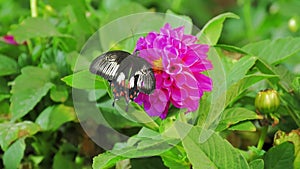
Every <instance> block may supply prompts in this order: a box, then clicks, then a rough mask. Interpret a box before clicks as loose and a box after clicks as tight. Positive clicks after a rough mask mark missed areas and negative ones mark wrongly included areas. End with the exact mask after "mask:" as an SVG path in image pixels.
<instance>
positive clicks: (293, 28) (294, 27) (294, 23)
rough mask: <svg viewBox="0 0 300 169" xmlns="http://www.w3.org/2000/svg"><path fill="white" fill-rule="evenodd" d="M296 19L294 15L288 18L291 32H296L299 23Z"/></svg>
mask: <svg viewBox="0 0 300 169" xmlns="http://www.w3.org/2000/svg"><path fill="white" fill-rule="evenodd" d="M298 22H299V21H298V19H297V18H296V17H292V18H291V19H290V20H289V24H288V26H289V29H290V31H291V32H297V31H298V29H299V23H298Z"/></svg>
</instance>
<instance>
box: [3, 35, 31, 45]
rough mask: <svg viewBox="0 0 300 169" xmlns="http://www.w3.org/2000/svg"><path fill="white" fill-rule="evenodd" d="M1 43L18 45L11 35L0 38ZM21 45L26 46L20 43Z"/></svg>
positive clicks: (24, 43)
mask: <svg viewBox="0 0 300 169" xmlns="http://www.w3.org/2000/svg"><path fill="white" fill-rule="evenodd" d="M0 40H2V41H3V42H5V43H7V44H11V45H20V44H19V43H18V42H17V41H16V40H15V37H14V36H12V35H5V36H2V37H1V38H0ZM22 44H23V45H26V42H23V43H22Z"/></svg>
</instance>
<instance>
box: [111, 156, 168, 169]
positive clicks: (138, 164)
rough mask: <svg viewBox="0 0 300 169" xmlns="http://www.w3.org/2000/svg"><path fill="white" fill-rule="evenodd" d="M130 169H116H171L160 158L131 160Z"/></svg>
mask: <svg viewBox="0 0 300 169" xmlns="http://www.w3.org/2000/svg"><path fill="white" fill-rule="evenodd" d="M130 164H131V167H130V168H116V169H134V168H143V169H146V168H147V169H152V168H153V169H154V168H155V169H169V168H167V167H165V166H164V164H163V163H162V161H161V158H160V157H157V156H155V157H146V158H135V159H130Z"/></svg>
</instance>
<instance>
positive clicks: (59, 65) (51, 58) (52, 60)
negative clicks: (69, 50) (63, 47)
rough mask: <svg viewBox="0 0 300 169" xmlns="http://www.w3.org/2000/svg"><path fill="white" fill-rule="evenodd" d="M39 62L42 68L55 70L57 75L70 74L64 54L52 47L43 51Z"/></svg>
mask: <svg viewBox="0 0 300 169" xmlns="http://www.w3.org/2000/svg"><path fill="white" fill-rule="evenodd" d="M40 64H41V66H42V68H44V69H49V70H51V71H54V72H57V73H58V75H59V77H63V76H66V75H68V74H70V71H69V70H70V67H69V65H68V64H67V62H66V54H65V52H63V51H60V50H56V49H54V48H50V49H47V50H45V51H43V53H42V56H41V61H40Z"/></svg>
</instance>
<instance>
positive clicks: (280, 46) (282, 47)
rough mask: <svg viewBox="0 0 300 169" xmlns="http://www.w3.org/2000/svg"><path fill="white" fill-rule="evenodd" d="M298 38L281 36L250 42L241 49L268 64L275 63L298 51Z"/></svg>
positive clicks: (299, 39) (299, 44)
mask: <svg viewBox="0 0 300 169" xmlns="http://www.w3.org/2000/svg"><path fill="white" fill-rule="evenodd" d="M299 46H300V38H291V37H289V38H283V39H277V40H273V41H271V40H264V41H260V42H255V43H250V44H247V45H246V46H244V47H243V48H242V49H243V50H244V51H246V52H248V53H250V54H252V55H254V56H257V57H259V58H260V59H262V60H263V61H265V62H267V63H268V64H272V65H276V64H278V63H282V62H283V61H284V60H286V59H287V58H289V57H291V56H293V55H294V54H296V53H298V52H299V51H300V48H299Z"/></svg>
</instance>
